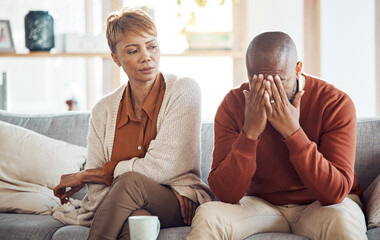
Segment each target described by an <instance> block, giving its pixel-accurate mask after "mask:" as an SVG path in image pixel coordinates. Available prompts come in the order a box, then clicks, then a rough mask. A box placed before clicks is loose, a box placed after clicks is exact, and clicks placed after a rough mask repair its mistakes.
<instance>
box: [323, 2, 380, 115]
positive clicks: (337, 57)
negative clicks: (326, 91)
mask: <svg viewBox="0 0 380 240" xmlns="http://www.w3.org/2000/svg"><path fill="white" fill-rule="evenodd" d="M321 77H322V78H324V79H326V80H328V81H329V82H332V83H334V84H335V85H336V86H338V87H339V88H341V89H342V90H344V91H345V92H347V93H348V94H349V95H350V97H351V98H352V99H353V101H354V103H355V106H356V112H357V116H358V117H364V116H375V115H376V81H375V0H365V1H363V0H334V1H329V0H321Z"/></svg>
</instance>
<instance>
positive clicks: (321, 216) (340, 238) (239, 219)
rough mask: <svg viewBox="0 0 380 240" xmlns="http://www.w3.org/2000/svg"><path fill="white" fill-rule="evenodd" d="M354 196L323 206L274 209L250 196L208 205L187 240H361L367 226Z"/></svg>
mask: <svg viewBox="0 0 380 240" xmlns="http://www.w3.org/2000/svg"><path fill="white" fill-rule="evenodd" d="M359 205H360V206H361V203H360V199H359V197H358V196H357V195H354V194H352V195H349V196H348V197H347V198H345V199H344V200H343V202H342V203H339V204H334V205H330V206H322V205H321V204H320V202H319V201H315V202H313V203H311V204H309V205H297V204H289V205H284V206H274V205H272V204H270V203H268V202H266V201H265V200H263V199H260V198H258V197H253V196H246V197H243V198H242V199H241V200H240V202H239V203H238V204H228V203H223V202H208V203H205V204H203V205H201V206H200V207H198V209H197V211H196V214H195V217H194V219H193V222H192V231H191V233H190V234H189V236H188V237H187V239H188V240H201V239H202V240H203V239H220V240H221V239H245V238H247V237H248V236H250V235H252V234H255V233H263V232H282V233H294V234H297V235H301V236H305V237H308V238H310V239H313V240H324V239H326V240H350V239H352V240H354V239H355V240H362V239H363V240H364V239H367V236H366V231H367V228H366V223H365V218H364V214H363V212H362V210H361V208H360V206H359Z"/></svg>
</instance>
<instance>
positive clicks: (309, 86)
mask: <svg viewBox="0 0 380 240" xmlns="http://www.w3.org/2000/svg"><path fill="white" fill-rule="evenodd" d="M246 64H247V70H248V77H249V83H248V82H247V83H243V84H242V85H241V86H240V87H239V88H236V89H233V90H231V91H230V92H229V93H228V94H227V95H226V96H225V98H224V100H223V101H222V103H221V105H220V106H219V108H218V111H217V113H216V116H215V148H214V153H213V164H212V169H211V172H210V174H209V176H208V182H209V185H210V187H211V190H212V191H213V192H214V194H215V195H216V196H217V197H218V199H219V200H220V201H221V202H209V203H206V204H204V205H202V206H201V207H200V208H198V210H197V212H196V215H195V218H194V219H193V223H192V227H193V230H192V232H191V233H190V235H189V236H188V239H244V238H246V237H248V236H250V235H252V234H255V233H261V232H284V233H294V234H298V235H302V236H306V237H308V238H310V239H328V240H330V239H334V240H337V239H344V240H348V239H355V240H358V239H367V237H366V225H365V218H364V214H363V212H362V210H361V208H360V206H361V203H360V199H359V197H361V196H362V193H363V190H362V188H361V186H360V185H359V184H358V180H357V176H356V174H355V172H354V163H355V139H356V115H355V107H354V104H353V102H352V101H351V99H350V98H349V97H348V96H347V95H346V94H345V93H343V92H342V91H340V90H338V89H337V88H335V87H334V86H333V85H331V84H328V83H326V82H324V81H322V80H320V79H317V78H315V77H312V76H309V75H303V74H301V70H302V63H301V62H297V51H296V47H295V44H294V42H293V40H292V39H291V38H290V37H289V36H288V35H287V34H285V33H282V32H266V33H262V34H260V35H258V36H256V37H255V38H254V39H253V40H252V42H251V43H250V45H249V47H248V50H247V54H246ZM303 82H304V85H303V84H302V83H303ZM303 86H304V88H303ZM302 88H303V90H301V89H302ZM301 99H302V101H301Z"/></svg>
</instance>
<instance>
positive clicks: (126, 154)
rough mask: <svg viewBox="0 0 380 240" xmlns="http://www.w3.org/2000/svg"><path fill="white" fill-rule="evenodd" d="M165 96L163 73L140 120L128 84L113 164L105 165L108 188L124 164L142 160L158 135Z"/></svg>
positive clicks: (118, 125) (121, 103)
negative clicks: (123, 162)
mask: <svg viewBox="0 0 380 240" xmlns="http://www.w3.org/2000/svg"><path fill="white" fill-rule="evenodd" d="M164 94H165V81H164V78H163V76H162V74H161V73H159V74H157V78H156V81H155V82H154V84H153V87H152V89H151V91H150V93H149V95H148V98H147V99H146V101H145V103H144V105H143V107H142V110H141V112H140V116H136V115H135V113H134V111H133V106H132V102H131V88H130V84H129V83H128V85H127V87H126V88H125V91H124V93H123V97H122V99H121V101H120V105H119V110H118V113H117V119H116V129H115V138H114V144H113V148H112V155H111V161H109V162H107V163H106V164H105V165H104V169H103V170H104V180H105V182H106V184H107V185H109V186H110V185H111V184H112V182H113V172H114V170H115V167H116V165H117V164H118V163H119V162H120V161H128V160H130V159H131V158H133V157H139V158H142V157H144V156H145V153H146V152H147V150H148V147H149V144H150V141H152V140H153V139H155V138H156V135H157V126H156V125H157V118H158V113H159V112H160V108H161V104H162V100H163V98H164Z"/></svg>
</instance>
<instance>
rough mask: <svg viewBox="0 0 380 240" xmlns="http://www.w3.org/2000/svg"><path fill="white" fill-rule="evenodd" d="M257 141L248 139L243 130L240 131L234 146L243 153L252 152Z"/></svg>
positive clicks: (254, 150)
mask: <svg viewBox="0 0 380 240" xmlns="http://www.w3.org/2000/svg"><path fill="white" fill-rule="evenodd" d="M258 141H259V140H251V139H249V138H248V137H247V136H246V135H245V134H244V132H243V131H240V134H239V136H238V138H237V140H236V145H235V146H236V148H237V149H238V150H239V152H241V153H243V154H252V153H255V152H256V148H257V143H258Z"/></svg>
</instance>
